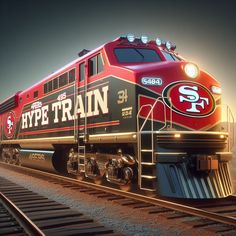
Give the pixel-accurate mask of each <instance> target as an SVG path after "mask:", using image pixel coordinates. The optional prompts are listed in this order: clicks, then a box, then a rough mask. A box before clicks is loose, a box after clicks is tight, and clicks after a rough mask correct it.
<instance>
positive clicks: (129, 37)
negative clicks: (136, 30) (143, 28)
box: [127, 34, 135, 43]
mask: <svg viewBox="0 0 236 236" xmlns="http://www.w3.org/2000/svg"><path fill="white" fill-rule="evenodd" d="M127 39H128V41H129V42H130V43H133V42H134V40H135V36H134V35H133V34H128V35H127Z"/></svg>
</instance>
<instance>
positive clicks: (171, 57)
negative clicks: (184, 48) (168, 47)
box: [161, 51, 181, 61]
mask: <svg viewBox="0 0 236 236" xmlns="http://www.w3.org/2000/svg"><path fill="white" fill-rule="evenodd" d="M161 52H162V53H163V55H164V57H165V59H166V60H167V61H181V59H180V58H178V57H177V56H175V55H174V54H172V53H168V52H166V51H161Z"/></svg>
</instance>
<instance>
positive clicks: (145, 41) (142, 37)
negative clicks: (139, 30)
mask: <svg viewBox="0 0 236 236" xmlns="http://www.w3.org/2000/svg"><path fill="white" fill-rule="evenodd" d="M141 41H142V43H145V44H146V43H147V42H148V36H146V35H142V36H141Z"/></svg>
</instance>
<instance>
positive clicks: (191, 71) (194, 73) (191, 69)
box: [184, 63, 199, 79]
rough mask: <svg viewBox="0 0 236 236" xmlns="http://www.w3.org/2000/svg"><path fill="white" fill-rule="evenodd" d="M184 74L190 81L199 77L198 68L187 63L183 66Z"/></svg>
mask: <svg viewBox="0 0 236 236" xmlns="http://www.w3.org/2000/svg"><path fill="white" fill-rule="evenodd" d="M184 72H185V74H186V75H187V76H188V77H190V78H192V79H195V78H197V77H198V75H199V69H198V67H197V66H196V65H194V64H192V63H188V64H186V65H185V66H184Z"/></svg>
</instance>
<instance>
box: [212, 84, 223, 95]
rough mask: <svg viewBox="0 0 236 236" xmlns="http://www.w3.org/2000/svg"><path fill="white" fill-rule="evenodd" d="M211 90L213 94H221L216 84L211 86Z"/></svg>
mask: <svg viewBox="0 0 236 236" xmlns="http://www.w3.org/2000/svg"><path fill="white" fill-rule="evenodd" d="M211 92H212V93H215V94H221V88H220V87H217V86H214V85H213V86H211Z"/></svg>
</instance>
